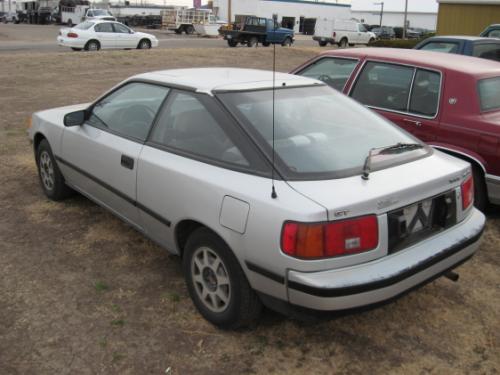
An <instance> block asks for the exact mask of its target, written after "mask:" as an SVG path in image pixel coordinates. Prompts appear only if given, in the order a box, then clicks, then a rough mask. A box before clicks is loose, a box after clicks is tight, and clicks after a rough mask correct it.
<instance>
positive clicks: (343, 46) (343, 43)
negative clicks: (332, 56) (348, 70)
mask: <svg viewBox="0 0 500 375" xmlns="http://www.w3.org/2000/svg"><path fill="white" fill-rule="evenodd" d="M347 45H348V43H347V39H346V38H343V39H342V40H341V41H340V43H339V47H340V48H347Z"/></svg>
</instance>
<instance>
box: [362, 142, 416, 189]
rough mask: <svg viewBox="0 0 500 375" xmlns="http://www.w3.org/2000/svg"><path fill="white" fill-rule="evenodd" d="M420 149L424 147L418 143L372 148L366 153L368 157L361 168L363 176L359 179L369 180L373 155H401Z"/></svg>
mask: <svg viewBox="0 0 500 375" xmlns="http://www.w3.org/2000/svg"><path fill="white" fill-rule="evenodd" d="M421 148H424V145H422V144H420V143H396V144H395V145H392V146H387V147H381V148H372V149H371V150H370V151H369V152H368V156H367V157H366V159H365V164H364V166H363V174H362V175H361V178H362V179H363V180H368V179H369V178H370V172H371V164H372V157H373V156H374V155H390V154H401V153H403V152H408V151H414V150H419V149H421ZM375 152H376V153H375Z"/></svg>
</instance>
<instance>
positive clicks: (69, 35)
mask: <svg viewBox="0 0 500 375" xmlns="http://www.w3.org/2000/svg"><path fill="white" fill-rule="evenodd" d="M68 38H78V34H77V33H68Z"/></svg>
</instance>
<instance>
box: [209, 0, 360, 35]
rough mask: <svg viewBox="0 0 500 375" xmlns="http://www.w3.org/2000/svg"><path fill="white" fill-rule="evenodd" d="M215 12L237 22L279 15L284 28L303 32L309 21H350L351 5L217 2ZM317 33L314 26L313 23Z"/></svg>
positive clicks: (343, 1)
mask: <svg viewBox="0 0 500 375" xmlns="http://www.w3.org/2000/svg"><path fill="white" fill-rule="evenodd" d="M213 10H214V13H215V14H216V15H217V16H218V17H219V19H221V20H225V21H229V22H234V21H236V18H238V17H239V16H240V17H241V16H257V17H266V18H271V17H272V15H273V14H277V15H278V22H280V23H281V25H282V26H283V27H287V28H291V29H293V30H294V31H295V32H303V31H304V25H307V24H308V21H315V19H317V18H328V19H335V18H340V19H350V18H351V17H352V15H351V5H350V4H349V3H348V1H347V0H337V1H336V2H332V1H331V0H330V1H324V2H322V1H314V0H310V1H309V0H213ZM312 28H313V32H314V24H312Z"/></svg>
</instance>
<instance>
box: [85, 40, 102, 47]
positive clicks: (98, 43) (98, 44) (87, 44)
mask: <svg viewBox="0 0 500 375" xmlns="http://www.w3.org/2000/svg"><path fill="white" fill-rule="evenodd" d="M91 42H96V43H97V46H98V48H97V49H98V50H100V49H101V42H99V41H98V40H97V39H89V40H87V43H85V47H84V49H85V50H88V46H89V44H90V43H91Z"/></svg>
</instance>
